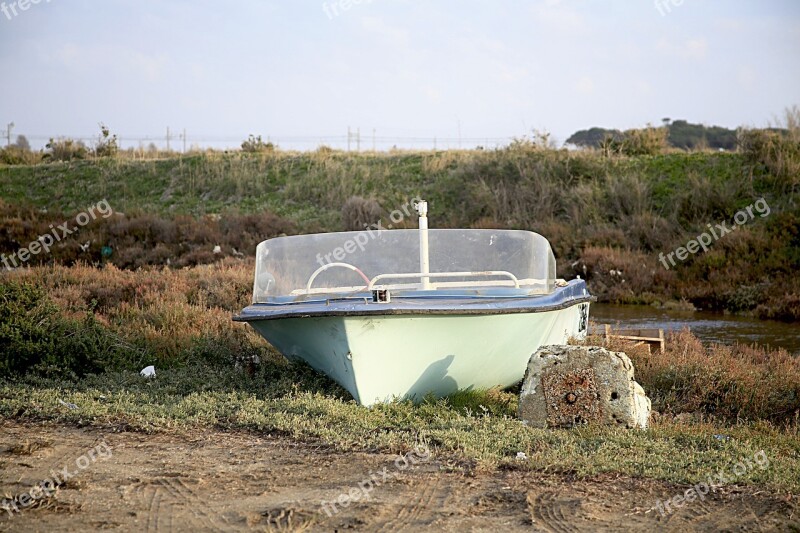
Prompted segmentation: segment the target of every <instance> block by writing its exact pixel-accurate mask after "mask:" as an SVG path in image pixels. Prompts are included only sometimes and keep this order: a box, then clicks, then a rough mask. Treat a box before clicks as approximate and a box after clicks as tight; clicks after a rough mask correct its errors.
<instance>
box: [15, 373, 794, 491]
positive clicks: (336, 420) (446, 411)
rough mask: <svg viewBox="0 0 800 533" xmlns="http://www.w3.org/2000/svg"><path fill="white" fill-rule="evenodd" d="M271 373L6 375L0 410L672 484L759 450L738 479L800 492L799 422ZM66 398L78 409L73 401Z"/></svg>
mask: <svg viewBox="0 0 800 533" xmlns="http://www.w3.org/2000/svg"><path fill="white" fill-rule="evenodd" d="M273 372H274V369H272V368H270V365H267V366H266V367H265V368H262V369H261V370H260V371H259V372H258V373H257V374H256V375H255V376H254V377H252V378H251V377H247V376H246V375H244V374H242V373H239V372H236V371H234V370H232V369H221V368H218V367H209V366H204V365H190V366H188V367H185V368H176V369H169V370H162V371H160V372H159V375H158V376H157V377H156V378H154V379H146V378H142V377H140V376H138V374H136V373H134V372H130V371H126V372H117V373H107V374H104V375H100V376H92V377H89V378H87V379H85V380H82V381H79V382H64V381H58V380H41V379H40V380H32V381H27V382H5V383H2V384H1V385H0V416H4V417H22V418H25V419H33V420H40V419H46V420H55V421H58V422H60V423H68V424H80V425H86V424H89V425H95V426H101V427H108V426H113V427H118V428H121V429H126V430H134V431H147V432H153V431H169V430H171V429H173V428H215V429H221V430H246V431H255V432H268V433H276V434H281V435H285V436H289V437H291V438H294V439H300V440H305V441H315V442H320V443H324V444H327V445H329V446H332V447H334V448H336V449H338V450H342V451H350V450H366V451H389V452H397V453H405V452H407V451H408V450H409V449H411V448H412V447H413V445H414V444H415V443H416V442H419V441H424V442H426V443H428V445H429V446H431V448H432V450H433V451H434V453H435V454H438V455H444V456H451V457H455V458H457V460H458V461H466V462H467V463H468V464H473V465H476V466H477V467H478V468H479V469H493V468H498V467H500V468H523V469H530V470H533V471H538V472H547V473H562V474H571V475H574V476H577V477H586V476H593V475H597V474H602V473H608V472H613V473H618V474H624V475H629V476H634V477H647V478H654V479H662V480H666V481H671V482H675V483H696V482H697V481H698V480H704V479H706V478H707V476H709V475H712V474H715V473H716V472H718V471H726V472H727V471H731V469H732V468H733V465H735V464H736V463H738V462H739V461H740V460H743V459H744V458H752V457H754V455H755V454H756V453H757V452H759V451H761V450H763V451H764V452H765V453H766V456H767V457H768V459H769V461H770V468H769V469H767V470H761V469H753V470H751V471H748V472H747V474H746V475H744V476H742V477H741V478H739V479H737V483H742V484H748V483H750V484H753V483H755V484H760V485H766V486H769V487H770V488H773V489H777V490H785V491H796V490H798V489H800V439H798V435H797V430H796V428H794V429H778V428H776V427H775V426H772V425H769V424H766V423H753V424H734V425H720V424H714V423H691V424H680V423H676V422H659V423H656V424H655V426H654V427H653V428H651V429H649V430H647V431H624V430H623V431H620V430H615V429H606V428H588V427H587V428H578V429H575V430H538V429H532V428H528V427H526V426H524V425H523V424H522V423H521V422H520V421H519V420H518V419H516V418H515V417H514V409H513V407H514V405H513V403H514V402H505V401H500V402H497V401H496V400H495V401H492V399H491V397H489V396H491V395H489V396H487V394H486V393H485V392H484V393H470V394H467V393H461V394H460V395H459V397H458V398H455V399H454V398H445V399H441V400H438V401H433V400H431V401H427V402H424V403H422V404H421V405H413V404H412V403H410V402H397V403H391V404H387V405H378V406H375V407H372V408H365V407H361V406H358V405H356V404H355V402H353V401H352V400H349V399H347V397H346V395H344V394H342V392H341V391H336V390H335V386H333V385H331V384H330V383H326V382H325V380H321V379H318V378H312V383H313V380H316V385H315V386H314V385H312V384H311V383H310V382H309V379H308V378H309V377H310V376H308V375H306V373H307V370H305V369H302V368H300V369H294V370H292V369H290V368H285V369H284V373H285V374H289V375H291V374H292V373H293V372H294V373H296V374H299V376H296V377H300V376H303V377H305V379H301V380H298V383H296V384H295V385H294V386H293V387H292V388H291V389H289V390H286V389H287V385H288V382H287V380H286V379H278V380H275V376H274V374H273ZM467 396H471V398H467ZM58 399H62V400H64V401H66V402H72V403H75V404H76V405H78V409H77V410H71V409H68V408H66V407H64V406H63V405H61V404H60V403H59V402H58ZM465 401H466V402H467V403H474V404H477V409H474V410H473V409H470V408H469V407H467V406H465V405H464V403H465ZM481 406H483V408H481ZM719 435H724V438H719ZM715 436H716V437H715ZM517 452H524V453H525V454H526V455H527V460H526V461H524V462H521V461H519V460H518V459H517V458H516V455H517Z"/></svg>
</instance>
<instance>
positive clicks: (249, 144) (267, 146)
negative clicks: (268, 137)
mask: <svg viewBox="0 0 800 533" xmlns="http://www.w3.org/2000/svg"><path fill="white" fill-rule="evenodd" d="M274 150H275V145H274V144H272V143H271V142H264V141H262V140H261V135H259V136H258V137H256V136H254V135H250V136H248V137H247V139H245V140H244V141H243V142H242V152H250V153H259V152H272V151H274Z"/></svg>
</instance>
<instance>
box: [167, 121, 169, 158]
mask: <svg viewBox="0 0 800 533" xmlns="http://www.w3.org/2000/svg"><path fill="white" fill-rule="evenodd" d="M167 152H169V126H167Z"/></svg>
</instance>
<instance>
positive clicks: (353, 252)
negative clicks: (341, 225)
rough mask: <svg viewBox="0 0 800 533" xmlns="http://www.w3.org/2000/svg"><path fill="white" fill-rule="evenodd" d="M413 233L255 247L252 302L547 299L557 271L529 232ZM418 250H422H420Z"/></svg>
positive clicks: (296, 239) (299, 239)
mask: <svg viewBox="0 0 800 533" xmlns="http://www.w3.org/2000/svg"><path fill="white" fill-rule="evenodd" d="M420 240H421V239H420V231H419V230H387V231H357V232H345V233H323V234H314V235H297V236H291V237H278V238H275V239H269V240H267V241H264V242H262V243H261V244H259V245H258V248H257V251H256V275H255V284H254V288H253V301H254V302H255V303H269V302H292V301H305V300H313V299H324V298H330V297H346V296H348V295H361V294H369V293H370V292H371V291H373V290H389V291H391V293H392V294H397V295H402V294H404V293H405V294H408V295H410V294H411V293H414V292H419V291H425V292H424V294H429V292H428V291H438V292H439V293H442V294H444V293H445V292H447V293H448V294H454V293H455V294H458V293H464V294H475V293H476V292H477V293H479V294H499V292H498V291H500V293H502V292H503V291H505V292H508V291H509V290H511V293H512V294H547V293H550V292H552V291H553V288H554V285H555V276H556V265H555V258H554V257H553V252H552V251H551V249H550V243H548V242H547V239H545V238H544V237H542V236H541V235H538V234H536V233H532V232H529V231H513V230H482V229H471V230H460V229H431V230H427V240H428V247H427V248H428V254H427V255H428V258H427V262H426V261H425V260H424V254H422V255H423V257H422V258H421V254H420V248H421V244H420ZM423 248H424V246H423Z"/></svg>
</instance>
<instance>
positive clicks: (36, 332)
mask: <svg viewBox="0 0 800 533" xmlns="http://www.w3.org/2000/svg"><path fill="white" fill-rule="evenodd" d="M61 313H62V312H61V310H60V309H59V308H58V307H57V306H56V305H55V304H54V303H53V302H52V301H51V300H50V299H49V298H48V297H47V295H46V294H45V292H44V291H43V290H42V289H41V288H39V287H37V286H36V285H33V284H30V283H19V282H15V281H11V282H3V283H0V374H2V375H6V376H14V375H17V376H20V375H24V374H28V373H32V374H38V375H44V376H58V375H63V374H69V375H74V376H83V375H86V374H90V373H96V372H100V371H102V370H105V369H107V368H113V367H115V366H116V365H119V364H122V363H125V362H127V361H130V360H131V358H132V356H135V351H134V350H133V349H132V348H130V347H128V346H126V345H125V344H124V343H122V342H121V341H120V340H119V339H118V338H117V337H116V336H114V335H113V334H111V333H110V332H109V331H107V330H106V329H105V328H104V327H103V326H101V325H100V324H99V323H98V322H97V321H96V320H95V318H94V316H93V315H92V314H91V313H88V314H87V315H86V317H85V318H84V319H83V320H74V319H69V318H65V317H63V316H62V314H61Z"/></svg>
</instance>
